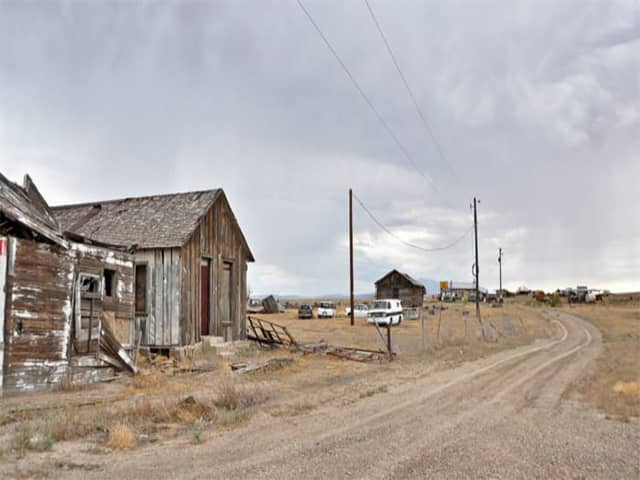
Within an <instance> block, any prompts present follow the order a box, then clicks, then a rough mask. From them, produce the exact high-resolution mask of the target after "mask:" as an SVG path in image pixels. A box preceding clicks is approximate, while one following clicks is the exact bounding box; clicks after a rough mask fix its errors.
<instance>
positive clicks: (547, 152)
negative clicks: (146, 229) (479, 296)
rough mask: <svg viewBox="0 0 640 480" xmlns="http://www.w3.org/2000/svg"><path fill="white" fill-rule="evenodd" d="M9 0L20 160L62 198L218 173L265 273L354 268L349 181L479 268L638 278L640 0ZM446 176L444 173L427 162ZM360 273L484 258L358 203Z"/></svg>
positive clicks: (531, 276)
mask: <svg viewBox="0 0 640 480" xmlns="http://www.w3.org/2000/svg"><path fill="white" fill-rule="evenodd" d="M370 3H371V6H372V8H373V10H374V11H375V13H376V15H377V17H378V20H379V22H380V25H381V27H382V28H383V30H384V32H385V34H386V36H387V39H388V40H389V42H390V44H391V46H392V48H393V50H394V52H395V54H396V56H397V59H398V63H399V65H400V67H401V69H402V71H403V73H404V74H405V76H406V78H407V80H408V82H409V84H410V86H411V87H412V89H413V91H414V93H415V96H416V98H417V101H418V103H419V105H420V108H421V110H422V112H423V113H424V115H425V117H426V118H427V120H428V122H429V125H430V126H431V128H432V130H433V132H434V134H435V136H436V138H437V139H438V141H439V143H440V145H441V147H442V151H443V152H444V158H445V161H444V162H443V160H442V159H441V158H440V156H439V155H438V151H437V149H436V147H435V145H434V142H433V141H432V139H431V138H430V137H429V136H428V135H427V134H426V132H425V129H424V126H423V124H422V123H421V121H420V118H419V117H418V115H417V113H416V110H415V108H414V106H413V104H412V102H411V98H410V97H409V95H408V93H407V91H406V90H405V88H404V86H403V83H402V80H401V79H400V77H399V75H398V73H397V71H396V70H395V67H394V65H393V62H392V60H391V58H390V56H389V55H388V53H387V51H386V50H385V47H384V43H383V42H382V40H381V38H380V36H379V34H378V31H377V30H376V28H375V25H374V23H373V22H372V20H371V17H370V15H369V12H368V10H367V8H366V5H365V3H364V2H363V1H360V0H349V1H347V2H345V1H336V2H329V1H312V0H306V1H305V5H306V7H307V8H308V10H309V12H310V13H311V15H312V16H313V17H314V19H315V20H316V22H317V23H318V25H319V26H320V28H321V29H322V30H323V32H324V33H325V35H326V37H327V38H328V39H329V41H330V42H331V43H332V44H333V45H334V47H335V49H336V51H337V52H338V54H339V55H340V56H341V57H342V59H343V60H344V62H345V64H346V65H347V66H348V68H349V69H350V71H351V72H352V74H353V76H354V78H355V79H356V80H357V81H358V82H359V83H360V85H361V87H362V89H363V91H364V92H365V93H366V94H367V95H368V96H369V97H370V99H371V101H372V103H373V104H374V105H375V108H376V109H377V110H378V111H379V112H380V114H381V115H382V116H383V118H384V119H385V121H386V122H388V124H389V125H390V127H391V128H392V129H393V131H394V132H395V133H396V134H397V137H398V138H399V140H400V142H401V143H402V144H403V145H404V146H405V148H406V149H407V151H408V152H409V154H410V155H411V157H412V158H413V159H414V161H415V163H416V164H417V166H418V169H419V170H420V172H421V173H418V172H417V171H416V169H415V168H414V167H413V166H412V165H411V163H410V162H409V161H407V159H406V158H405V157H404V156H403V154H402V152H401V151H400V149H399V148H398V146H397V145H396V144H395V143H394V141H393V140H392V138H391V137H390V136H389V135H388V133H387V132H386V131H385V130H384V128H383V127H382V126H381V124H380V123H379V121H378V120H377V119H376V117H375V115H374V114H373V112H372V111H371V110H370V109H369V107H368V106H367V104H366V103H365V102H364V101H363V99H362V98H361V97H360V95H359V93H358V92H357V91H356V90H355V88H354V87H353V85H352V84H351V83H350V81H349V79H348V78H347V76H346V75H345V73H344V72H343V71H342V69H341V68H340V65H339V64H338V63H337V62H336V60H335V59H334V58H333V57H332V55H331V53H330V52H329V50H328V49H327V48H326V46H325V44H324V43H323V42H322V39H321V38H320V36H319V35H318V33H317V32H316V31H315V30H314V29H313V27H312V26H311V24H310V23H309V21H308V19H307V18H306V17H305V16H304V14H303V12H302V11H301V9H300V8H299V7H298V4H297V3H296V1H295V0H280V1H262V0H261V1H257V0H256V1H235V0H234V1H231V0H228V1H209V2H188V1H187V2H185V1H181V2H177V1H176V2H124V1H122V2H86V3H83V2H58V3H56V2H49V1H46V2H45V1H44V0H43V1H39V2H22V1H20V2H18V1H14V2H12V1H5V0H2V1H0V171H2V173H4V174H5V175H6V176H8V177H9V178H11V179H13V180H20V181H21V178H22V176H23V174H24V173H26V172H28V173H30V174H31V175H32V177H33V178H34V180H35V181H36V183H37V184H38V185H39V187H40V189H41V191H42V193H43V194H44V195H45V197H46V198H47V199H48V201H49V203H50V204H60V203H68V202H82V201H90V200H104V199H109V198H117V197H126V196H135V195H147V194H154V193H169V192H176V191H187V190H197V189H207V188H214V187H222V188H223V189H224V190H225V192H226V193H227V195H228V197H229V200H230V202H231V206H232V208H233V209H234V211H235V213H236V216H237V217H238V220H239V222H240V224H241V227H242V229H243V231H244V233H245V235H246V237H247V239H248V241H249V244H250V246H251V248H252V250H253V252H254V254H255V257H256V263H255V264H251V265H250V267H249V284H250V287H251V289H252V290H253V291H254V292H260V293H269V292H274V293H298V294H322V293H339V292H346V291H347V290H348V249H347V230H346V228H347V218H348V217H347V191H348V188H349V187H353V189H354V191H355V192H356V194H357V195H358V197H359V198H361V199H362V200H363V201H364V202H365V204H366V205H367V206H368V207H369V209H370V210H371V211H372V212H373V214H374V215H375V216H377V217H378V218H379V219H380V220H381V221H382V222H384V223H385V224H386V225H387V226H388V227H389V229H390V230H391V231H393V232H394V233H395V234H396V235H397V236H399V237H401V238H402V239H404V240H406V241H409V242H412V243H415V244H418V245H422V246H424V247H427V248H429V247H438V246H442V245H446V244H448V243H450V242H452V241H453V240H455V239H457V238H459V237H460V236H461V235H463V234H464V233H465V232H467V231H468V229H469V228H470V227H471V222H472V216H471V212H470V210H469V204H470V202H471V201H472V199H473V197H474V195H475V196H477V197H478V198H480V199H481V203H480V208H479V239H480V242H479V245H480V268H481V270H480V273H481V284H482V285H483V286H486V287H487V288H490V289H493V288H496V287H497V284H498V269H497V267H498V264H497V252H498V247H502V248H503V250H504V263H503V265H504V269H503V278H504V284H505V286H506V287H509V288H516V287H517V286H519V285H522V284H526V285H528V286H530V287H537V288H545V289H552V288H556V287H567V286H575V285H576V284H578V283H579V284H585V283H586V284H588V285H589V286H594V287H601V288H610V289H611V290H615V291H629V290H640V208H639V207H638V205H639V204H640V197H639V190H640V188H639V187H640V2H639V1H636V0H629V1H612V0H602V1H587V0H575V1H569V0H566V1H557V0H553V1H551V0H549V1H541V0H534V1H508V2H507V1H503V0H495V1H470V0H469V1H446V2H443V1H441V0H433V1H423V2H418V1H396V0H394V1H390V0H389V1H381V0H370ZM422 175H424V177H428V178H431V179H432V180H433V183H432V184H431V183H429V182H427V181H425V178H424V177H423V176H422ZM354 221H355V238H356V290H357V291H360V292H368V291H372V290H373V285H372V283H373V281H375V280H376V279H377V278H379V277H380V276H382V275H383V274H384V273H386V271H388V270H389V269H391V268H398V269H400V270H403V271H406V272H407V273H410V274H411V275H413V276H414V277H418V278H432V279H435V280H441V279H442V280H444V279H447V280H448V279H456V280H464V281H470V280H471V273H470V272H471V265H472V263H473V258H472V253H473V250H472V246H473V245H472V237H471V236H467V237H465V238H464V239H463V240H462V241H461V242H460V243H458V244H457V245H456V246H455V247H453V248H451V249H449V250H446V251H441V252H434V253H424V252H420V251H418V250H415V249H411V248H409V247H406V246H404V245H402V244H400V243H399V242H397V240H396V239H394V238H393V237H391V236H389V235H388V234H387V233H385V232H383V231H382V230H380V229H379V228H378V227H377V226H376V225H375V224H374V223H373V222H372V221H371V219H370V218H369V217H368V216H367V215H366V213H365V212H364V211H363V210H362V209H361V208H360V207H359V206H357V204H356V208H355V213H354Z"/></svg>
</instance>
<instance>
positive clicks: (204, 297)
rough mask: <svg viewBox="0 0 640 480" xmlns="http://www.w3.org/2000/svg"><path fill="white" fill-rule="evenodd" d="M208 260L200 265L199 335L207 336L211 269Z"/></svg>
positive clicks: (208, 331) (209, 314) (209, 315)
mask: <svg viewBox="0 0 640 480" xmlns="http://www.w3.org/2000/svg"><path fill="white" fill-rule="evenodd" d="M209 265H210V264H209V260H202V262H201V263H200V287H201V288H200V334H201V335H209V333H210V329H209V324H210V320H211V281H210V279H211V268H210V266H209Z"/></svg>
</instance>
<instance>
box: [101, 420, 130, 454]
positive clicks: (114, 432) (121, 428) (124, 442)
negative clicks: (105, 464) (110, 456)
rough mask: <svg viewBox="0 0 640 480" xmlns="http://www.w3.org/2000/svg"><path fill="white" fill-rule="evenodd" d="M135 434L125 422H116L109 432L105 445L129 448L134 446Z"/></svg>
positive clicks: (123, 448) (120, 448)
mask: <svg viewBox="0 0 640 480" xmlns="http://www.w3.org/2000/svg"><path fill="white" fill-rule="evenodd" d="M136 443H137V436H136V434H135V432H134V431H133V430H132V429H131V427H130V426H129V425H127V424H126V423H117V424H116V425H114V427H113V428H112V429H111V431H110V432H109V442H108V443H107V445H108V446H109V447H111V448H115V449H118V450H130V449H132V448H134V447H135V446H136Z"/></svg>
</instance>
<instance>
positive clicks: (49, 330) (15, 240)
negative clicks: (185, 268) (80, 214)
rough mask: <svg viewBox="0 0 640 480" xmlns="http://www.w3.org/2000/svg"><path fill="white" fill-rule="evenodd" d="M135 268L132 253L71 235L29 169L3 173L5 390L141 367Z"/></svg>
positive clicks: (0, 241) (0, 255) (1, 357)
mask: <svg viewBox="0 0 640 480" xmlns="http://www.w3.org/2000/svg"><path fill="white" fill-rule="evenodd" d="M133 274H134V262H133V256H132V255H131V254H130V253H128V252H126V251H124V250H118V249H114V248H112V247H109V246H107V245H102V244H96V243H89V242H87V241H85V240H84V239H82V238H81V237H78V236H71V237H70V236H65V235H63V234H62V231H61V229H60V226H59V224H58V222H57V221H56V220H55V218H54V216H53V214H52V212H51V210H50V208H49V206H48V205H47V203H46V201H45V200H44V199H43V197H42V196H41V195H40V193H39V192H38V190H37V188H36V186H35V184H34V183H33V182H32V181H31V179H30V178H29V176H25V180H24V183H23V186H19V185H17V184H15V183H13V182H10V181H9V180H7V179H6V178H5V177H4V176H3V175H2V174H0V333H1V335H0V394H2V393H17V392H24V391H32V390H38V389H43V388H48V387H53V386H55V385H58V384H61V383H62V382H65V381H72V382H89V381H94V380H97V379H100V378H104V377H106V376H112V375H113V373H114V369H125V370H132V371H135V370H136V367H135V365H134V364H133V363H132V362H131V359H130V358H129V356H128V355H127V353H126V351H125V347H127V346H131V345H132V344H133V342H134V328H133V327H134V322H133V319H134V317H133V299H134V295H133ZM105 332H109V334H110V335H106V334H105ZM107 337H108V338H107Z"/></svg>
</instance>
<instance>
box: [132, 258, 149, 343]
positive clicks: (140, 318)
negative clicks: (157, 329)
mask: <svg viewBox="0 0 640 480" xmlns="http://www.w3.org/2000/svg"><path fill="white" fill-rule="evenodd" d="M139 266H143V267H144V268H145V270H146V272H145V281H144V283H145V289H144V312H142V313H141V312H139V311H138V310H137V307H138V305H137V304H136V289H137V285H136V281H137V278H138V274H137V272H136V269H137V268H138V267H139ZM151 270H152V269H151V268H149V262H148V261H147V260H143V261H141V260H135V261H134V262H133V323H134V327H133V328H134V331H135V330H136V329H137V330H138V332H139V335H140V338H141V343H142V344H143V345H146V344H148V343H149V316H150V315H151V312H150V304H149V302H150V301H151V298H150V297H151V292H152V290H151V288H152V287H151V282H152V281H153V279H152V277H151ZM133 338H134V339H136V336H135V332H134V337H133Z"/></svg>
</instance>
